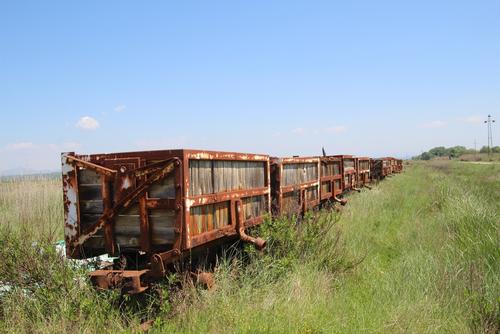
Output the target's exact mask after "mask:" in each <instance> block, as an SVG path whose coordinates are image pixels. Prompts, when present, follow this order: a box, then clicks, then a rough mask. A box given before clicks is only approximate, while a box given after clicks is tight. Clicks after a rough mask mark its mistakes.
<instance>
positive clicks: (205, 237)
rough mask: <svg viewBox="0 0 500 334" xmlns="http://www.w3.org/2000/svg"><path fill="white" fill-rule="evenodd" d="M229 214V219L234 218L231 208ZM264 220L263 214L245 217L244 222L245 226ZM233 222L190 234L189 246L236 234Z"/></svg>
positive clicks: (257, 223) (192, 246)
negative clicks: (250, 217)
mask: <svg viewBox="0 0 500 334" xmlns="http://www.w3.org/2000/svg"><path fill="white" fill-rule="evenodd" d="M234 212H236V210H234ZM229 214H230V217H231V219H235V220H236V218H235V217H236V216H232V212H231V210H229ZM263 221H264V216H260V217H254V218H252V219H247V220H246V221H245V222H244V223H245V227H252V226H256V225H259V224H261V223H262V222H263ZM234 226H235V224H231V225H227V226H224V227H221V228H218V229H215V230H212V231H207V232H204V233H201V234H197V235H194V236H191V246H190V248H195V247H198V246H203V245H205V244H206V243H209V242H212V241H215V240H217V239H219V238H222V237H231V236H236V235H237V232H236V229H235V228H234Z"/></svg>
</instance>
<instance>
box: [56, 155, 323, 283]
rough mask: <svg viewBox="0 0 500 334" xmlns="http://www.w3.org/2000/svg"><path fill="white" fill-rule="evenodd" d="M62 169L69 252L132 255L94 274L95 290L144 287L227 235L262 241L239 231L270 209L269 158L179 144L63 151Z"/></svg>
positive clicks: (71, 254)
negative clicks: (134, 149)
mask: <svg viewBox="0 0 500 334" xmlns="http://www.w3.org/2000/svg"><path fill="white" fill-rule="evenodd" d="M313 165H314V166H316V167H314V168H317V164H315V163H313ZM307 167H310V165H309V164H308V165H307ZM287 170H288V169H287ZM62 173H63V195H64V214H65V217H64V218H65V241H66V247H67V249H66V250H67V254H68V257H70V258H75V259H80V258H88V257H91V256H96V255H100V254H104V253H108V254H110V255H112V256H118V255H121V256H123V257H124V258H125V259H132V260H133V261H132V263H130V260H129V263H128V265H127V266H126V267H125V268H120V270H112V269H109V270H97V271H94V272H92V273H91V274H90V276H91V280H92V281H93V283H94V284H95V285H97V286H98V287H100V288H111V287H114V286H122V287H125V288H126V289H127V292H128V293H138V292H141V291H144V290H145V289H146V288H147V284H148V282H151V281H152V280H155V279H157V278H160V277H163V276H164V275H165V273H166V271H167V268H168V266H171V265H172V264H173V263H176V262H178V261H180V260H182V259H183V258H185V257H187V256H189V255H190V254H192V253H193V254H194V253H195V252H196V251H197V250H199V249H203V248H206V247H207V246H209V245H211V244H215V243H217V242H218V241H219V242H223V241H227V239H228V238H240V239H241V240H243V241H245V242H249V243H252V244H254V245H255V246H256V247H257V248H259V249H261V248H263V247H264V246H265V241H264V240H262V239H260V238H253V237H250V236H249V235H247V234H246V233H245V229H246V228H248V227H251V226H254V225H257V224H260V223H261V222H262V221H263V218H264V216H265V215H266V214H267V213H268V212H269V210H270V205H271V190H270V185H271V182H270V160H269V157H268V156H267V155H258V154H242V153H230V152H214V151H199V150H185V149H182V150H162V151H148V152H129V153H112V154H93V155H77V154H74V153H72V152H71V153H63V154H62ZM311 173H313V174H314V172H311ZM292 174H293V173H292ZM308 175H309V174H308ZM316 175H317V171H316ZM289 177H290V178H291V180H295V179H294V177H295V176H294V175H291V174H288V172H287V173H286V174H285V176H284V180H285V183H286V184H289V182H293V181H289V179H288V178H289ZM313 183H314V182H312V183H309V187H308V189H307V192H306V193H305V194H304V196H306V197H307V198H308V199H310V198H312V197H311V196H316V197H317V195H314V194H312V193H311V192H314V191H313V190H311V189H309V188H311V187H314V186H316V187H317V184H316V185H314V184H313ZM301 194H303V192H301ZM130 269H134V270H130Z"/></svg>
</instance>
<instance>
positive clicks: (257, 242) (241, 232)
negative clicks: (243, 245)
mask: <svg viewBox="0 0 500 334" xmlns="http://www.w3.org/2000/svg"><path fill="white" fill-rule="evenodd" d="M233 205H234V206H235V207H236V226H235V229H236V233H238V236H239V237H240V239H241V241H243V242H247V243H251V244H252V245H254V247H255V248H256V249H258V250H262V249H264V248H265V247H266V241H265V240H264V239H262V238H254V237H251V236H249V235H248V234H246V233H245V218H244V217H243V204H242V202H241V199H238V200H236V201H234V203H233Z"/></svg>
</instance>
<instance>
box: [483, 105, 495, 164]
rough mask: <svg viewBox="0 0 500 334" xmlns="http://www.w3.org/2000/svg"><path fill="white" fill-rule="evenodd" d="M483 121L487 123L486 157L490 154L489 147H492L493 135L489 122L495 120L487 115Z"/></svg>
mask: <svg viewBox="0 0 500 334" xmlns="http://www.w3.org/2000/svg"><path fill="white" fill-rule="evenodd" d="M484 123H487V124H488V157H489V156H490V155H491V148H492V147H493V135H492V131H491V123H495V120H494V119H492V118H491V115H488V120H487V121H484Z"/></svg>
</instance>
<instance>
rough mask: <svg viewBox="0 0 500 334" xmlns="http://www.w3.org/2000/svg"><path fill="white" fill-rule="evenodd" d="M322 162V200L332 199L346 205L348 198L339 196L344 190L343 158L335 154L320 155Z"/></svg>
mask: <svg viewBox="0 0 500 334" xmlns="http://www.w3.org/2000/svg"><path fill="white" fill-rule="evenodd" d="M320 163H321V168H320V182H321V187H320V199H321V201H322V202H324V201H332V202H338V203H340V204H342V205H345V204H346V203H347V200H346V199H340V198H339V197H338V196H340V195H341V194H342V192H343V191H344V187H343V182H342V178H343V177H342V159H341V158H339V157H334V156H323V157H320Z"/></svg>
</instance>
